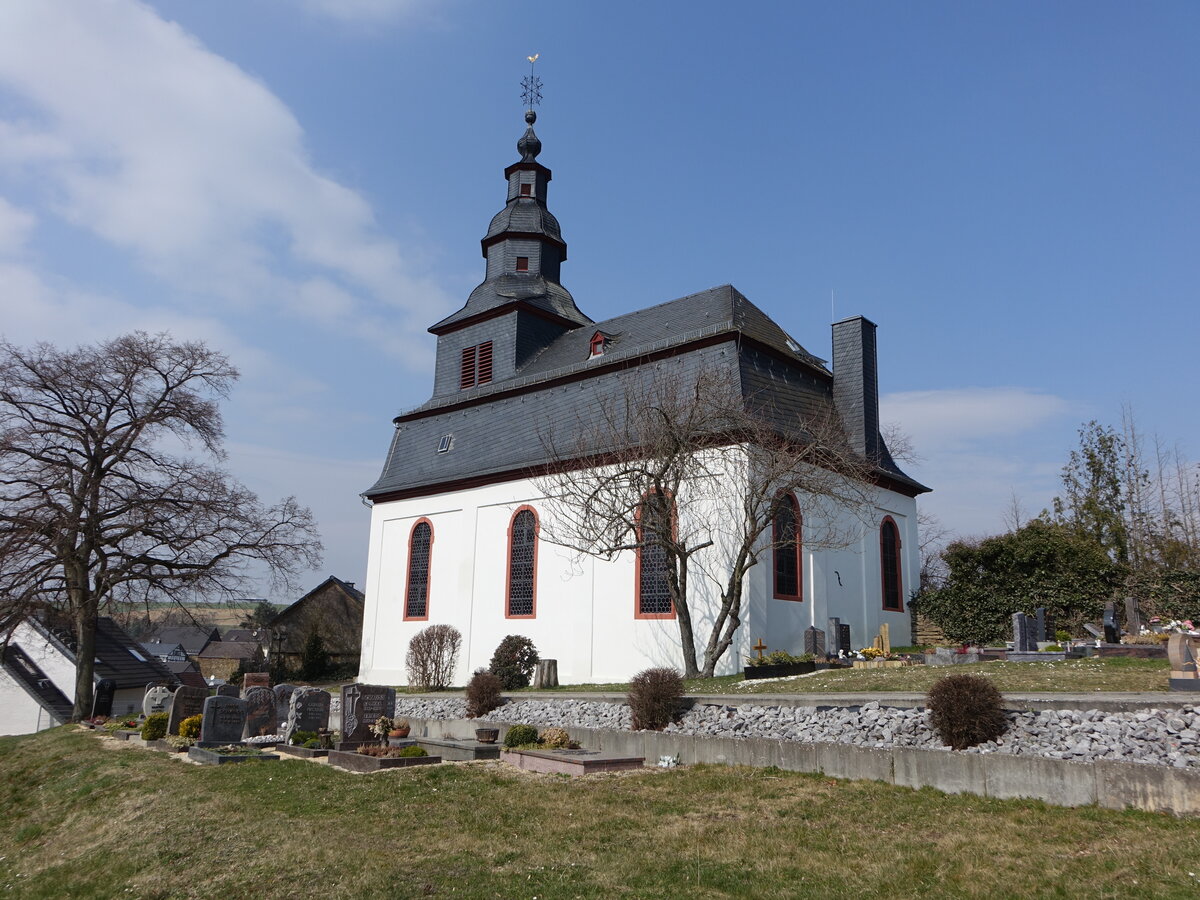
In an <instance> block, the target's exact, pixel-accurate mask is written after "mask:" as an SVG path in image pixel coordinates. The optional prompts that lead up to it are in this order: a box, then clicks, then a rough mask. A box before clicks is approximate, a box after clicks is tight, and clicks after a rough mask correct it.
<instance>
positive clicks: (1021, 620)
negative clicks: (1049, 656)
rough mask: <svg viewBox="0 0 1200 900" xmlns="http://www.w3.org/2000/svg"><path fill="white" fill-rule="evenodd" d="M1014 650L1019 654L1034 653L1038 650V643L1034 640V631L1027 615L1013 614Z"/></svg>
mask: <svg viewBox="0 0 1200 900" xmlns="http://www.w3.org/2000/svg"><path fill="white" fill-rule="evenodd" d="M1012 623H1013V650H1015V651H1017V652H1018V653H1032V652H1034V651H1036V650H1037V641H1035V640H1034V639H1033V629H1032V628H1030V627H1029V618H1028V617H1027V616H1026V615H1025V613H1013V617H1012Z"/></svg>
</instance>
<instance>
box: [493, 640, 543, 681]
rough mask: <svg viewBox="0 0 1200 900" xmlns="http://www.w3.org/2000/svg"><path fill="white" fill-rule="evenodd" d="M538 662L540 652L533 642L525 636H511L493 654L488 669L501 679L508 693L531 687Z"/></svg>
mask: <svg viewBox="0 0 1200 900" xmlns="http://www.w3.org/2000/svg"><path fill="white" fill-rule="evenodd" d="M537 661H538V652H537V648H536V647H535V646H533V641H531V640H530V639H529V638H527V637H525V636H524V635H520V634H510V635H509V636H508V637H506V638H505V639H504V640H502V641H501V642H500V646H498V647H497V648H496V652H495V653H493V654H492V661H491V664H490V665H489V666H488V669H489V671H491V673H492V674H493V675H498V676H499V677H500V681H501V682H502V683H503V685H504V689H505V690H506V691H515V690H519V689H520V688H523V687H529V679H530V678H531V677H532V675H533V670H534V668H535V667H536V666H537Z"/></svg>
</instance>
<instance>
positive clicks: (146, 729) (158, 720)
mask: <svg viewBox="0 0 1200 900" xmlns="http://www.w3.org/2000/svg"><path fill="white" fill-rule="evenodd" d="M170 718H171V717H170V716H169V715H167V714H166V713H165V712H160V713H151V714H150V715H148V716H146V721H145V723H144V724H143V725H142V740H143V741H160V740H162V739H163V738H165V737H166V736H167V722H168V721H170Z"/></svg>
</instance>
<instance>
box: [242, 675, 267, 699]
mask: <svg viewBox="0 0 1200 900" xmlns="http://www.w3.org/2000/svg"><path fill="white" fill-rule="evenodd" d="M270 686H271V673H270V672H247V673H246V674H245V675H243V676H242V696H243V697H245V695H246V691H248V690H250V688H252V687H263V688H269V687H270Z"/></svg>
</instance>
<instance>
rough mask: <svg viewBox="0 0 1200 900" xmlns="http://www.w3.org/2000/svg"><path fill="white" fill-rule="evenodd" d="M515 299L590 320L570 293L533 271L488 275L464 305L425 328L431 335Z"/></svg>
mask: <svg viewBox="0 0 1200 900" xmlns="http://www.w3.org/2000/svg"><path fill="white" fill-rule="evenodd" d="M518 301H521V302H524V303H527V304H528V305H530V306H534V307H536V308H538V309H541V310H544V311H546V312H548V313H551V314H552V315H555V316H558V317H559V318H562V319H566V320H567V321H568V322H575V323H578V324H580V325H586V324H588V323H590V322H591V321H592V320H591V319H589V318H588V317H587V316H585V315H584V314H583V313H582V312H581V311H580V310H579V307H578V306H576V305H575V298H574V297H572V296H571V292H570V291H568V290H567V289H566V288H565V287H563V286H562V285H561V284H559V283H558V282H557V281H551V280H550V279H549V278H546V277H544V276H542V275H539V274H537V273H535V272H509V273H506V274H503V275H497V276H496V277H495V278H489V279H487V280H486V281H484V282H483V283H481V284H480V285H478V286H477V287H476V288H475V290H473V291H471V295H470V296H469V297H467V302H466V305H465V306H463V308H462V309H460V310H459V311H458V312H456V313H452V314H451V315H449V316H446V318H444V319H442V321H440V322H438V323H437V324H436V325H432V326H430V328H429V330H430V331H431V332H433V333H434V334H437V333H438V332H439V331H442V330H444V329H445V328H446V327H447V326H450V325H453V324H455V323H457V322H461V321H463V320H464V319H469V318H471V317H472V316H476V315H480V314H482V313H485V312H489V311H491V310H495V309H498V308H500V307H502V306H504V305H506V304H509V303H516V302H518Z"/></svg>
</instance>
